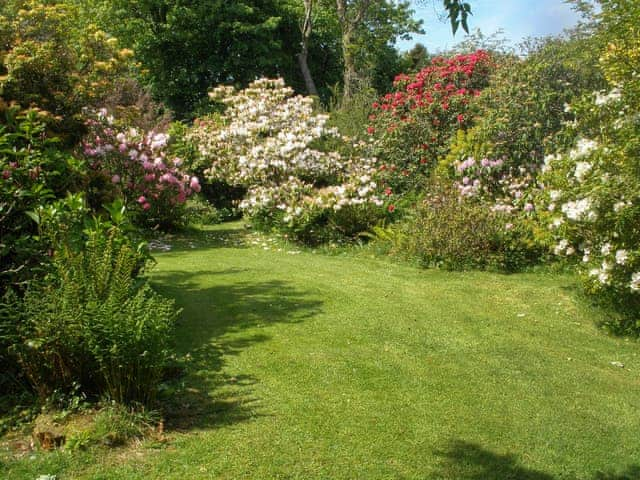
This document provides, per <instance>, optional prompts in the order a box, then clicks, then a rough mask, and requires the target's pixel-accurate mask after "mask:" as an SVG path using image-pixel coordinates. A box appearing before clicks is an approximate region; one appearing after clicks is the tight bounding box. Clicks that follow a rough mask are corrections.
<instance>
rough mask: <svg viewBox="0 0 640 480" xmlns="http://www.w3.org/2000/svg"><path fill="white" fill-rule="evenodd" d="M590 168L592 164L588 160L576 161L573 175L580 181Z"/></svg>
mask: <svg viewBox="0 0 640 480" xmlns="http://www.w3.org/2000/svg"><path fill="white" fill-rule="evenodd" d="M592 168H593V165H591V164H590V163H589V162H578V163H576V171H575V173H574V176H575V177H576V179H577V180H578V181H579V182H582V180H584V177H585V176H586V175H587V173H589V172H590V171H591V169H592Z"/></svg>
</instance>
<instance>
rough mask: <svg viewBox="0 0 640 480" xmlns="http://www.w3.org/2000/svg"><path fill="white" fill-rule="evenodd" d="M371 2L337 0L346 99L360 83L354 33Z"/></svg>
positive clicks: (362, 20)
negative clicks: (351, 2) (350, 2)
mask: <svg viewBox="0 0 640 480" xmlns="http://www.w3.org/2000/svg"><path fill="white" fill-rule="evenodd" d="M369 3H370V0H359V1H354V2H353V4H351V5H350V4H349V3H348V2H347V0H336V8H337V11H338V20H339V22H340V28H341V29H342V58H343V61H344V72H343V82H344V85H343V97H344V98H345V99H349V98H351V97H352V96H353V94H354V93H356V91H357V90H358V86H359V84H360V82H359V80H360V75H359V74H358V69H357V65H356V56H355V51H354V49H355V42H354V35H356V30H357V29H358V27H359V26H360V25H361V24H362V23H363V22H364V21H365V18H366V14H367V10H368V9H369Z"/></svg>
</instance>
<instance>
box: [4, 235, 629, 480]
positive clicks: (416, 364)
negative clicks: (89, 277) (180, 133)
mask: <svg viewBox="0 0 640 480" xmlns="http://www.w3.org/2000/svg"><path fill="white" fill-rule="evenodd" d="M258 238H259V237H257V236H250V237H245V234H244V232H243V231H242V229H241V226H240V225H239V224H225V225H221V226H218V227H215V228H214V229H211V230H208V231H207V232H206V233H204V234H200V235H198V236H195V237H193V240H191V241H182V242H180V243H179V245H178V246H177V247H175V248H173V249H172V250H171V251H169V252H164V253H159V254H158V255H157V259H158V265H157V267H156V268H155V270H154V273H153V279H154V284H155V285H156V287H157V288H158V289H159V290H160V291H162V292H163V293H164V294H167V295H169V296H173V297H174V298H176V299H177V302H178V304H179V305H180V306H181V307H182V308H183V309H184V311H183V314H182V316H181V319H180V321H179V324H178V327H177V346H178V350H179V352H180V353H181V354H187V353H189V354H190V357H191V360H190V362H189V363H188V367H187V371H186V375H185V376H184V377H183V378H182V379H181V380H180V382H182V384H183V385H182V387H181V393H180V394H179V395H178V394H174V395H173V399H172V400H171V402H170V404H169V405H170V408H169V411H168V412H167V419H166V429H167V435H168V439H169V441H168V442H167V443H166V444H164V445H157V444H156V443H142V444H141V445H136V446H132V447H130V448H121V449H114V450H112V451H108V452H106V453H105V450H97V451H96V450H91V451H87V452H74V453H68V452H64V451H61V452H56V453H35V454H33V455H27V456H25V457H22V458H20V459H18V460H16V459H13V458H11V457H10V456H8V455H6V454H5V456H4V459H3V460H2V463H1V464H0V477H2V478H8V479H9V478H10V479H22V478H24V479H34V478H36V477H37V476H38V475H41V474H55V475H57V478H58V480H63V479H67V478H87V479H120V478H124V479H149V478H153V479H155V478H158V479H160V478H162V479H211V478H221V479H239V478H255V479H271V478H283V479H285V478H286V479H432V478H433V479H438V478H450V479H505V478H513V479H531V480H547V479H609V480H613V479H624V478H629V479H632V478H640V442H638V439H639V438H640V408H639V407H640V358H639V357H638V352H639V349H638V344H637V342H634V341H630V340H628V339H621V338H614V337H610V336H607V335H606V334H605V333H603V332H602V331H601V330H599V329H598V328H596V327H595V326H594V324H595V322H596V321H598V320H602V319H603V318H604V317H603V316H604V315H605V313H603V312H600V311H597V310H594V309H592V308H589V307H587V306H585V305H584V304H583V302H582V301H580V300H579V299H578V297H577V295H576V291H575V280H574V279H573V277H570V276H562V275H557V274H556V275H552V274H544V273H530V274H519V275H509V276H506V275H500V274H493V273H479V272H473V273H447V272H441V271H424V270H419V269H416V268H413V267H411V266H407V265H397V264H393V263H391V262H388V261H386V260H384V259H379V258H378V259H377V258H373V257H372V256H370V255H369V254H368V253H367V251H366V250H363V251H360V252H355V253H348V254H344V255H342V254H335V255H326V254H322V253H319V252H317V253H314V252H312V251H302V252H300V251H298V250H296V249H295V247H291V246H289V247H286V248H284V249H282V248H280V246H279V245H278V244H276V243H274V242H270V241H267V240H264V241H263V240H260V239H258ZM243 239H244V240H243ZM612 362H613V363H612ZM617 362H619V363H617ZM620 365H624V367H621V366H620ZM174 383H175V382H174ZM0 458H2V457H0Z"/></svg>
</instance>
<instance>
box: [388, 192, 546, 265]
mask: <svg viewBox="0 0 640 480" xmlns="http://www.w3.org/2000/svg"><path fill="white" fill-rule="evenodd" d="M428 192H429V193H428V194H427V196H426V197H425V198H424V199H423V200H422V201H420V202H418V204H417V205H416V209H415V212H413V214H411V215H408V216H407V217H406V218H405V220H404V221H403V222H402V223H400V224H398V225H397V226H396V227H394V229H395V230H396V231H397V233H395V234H392V235H391V238H394V243H395V245H394V247H393V248H392V253H395V254H400V255H403V256H405V257H408V258H410V259H414V260H416V261H418V262H419V263H420V264H421V265H422V266H425V267H439V268H444V269H447V270H467V269H487V268H491V269H498V270H503V271H508V272H512V271H518V270H521V269H522V268H524V267H526V266H528V265H531V264H532V263H533V262H534V261H535V260H536V259H537V255H536V254H533V255H532V254H531V251H532V247H531V245H532V243H534V241H533V238H532V236H531V234H530V232H529V231H528V230H527V228H525V227H524V225H523V223H522V222H514V219H513V218H512V217H511V216H510V215H509V214H507V213H505V212H502V211H497V210H494V209H491V208H488V206H487V205H486V204H482V203H479V202H475V201H473V200H470V199H469V198H465V197H464V196H461V195H460V193H459V191H458V189H457V188H456V187H454V186H451V185H449V184H447V183H444V184H441V183H433V182H432V183H430V184H429V187H428Z"/></svg>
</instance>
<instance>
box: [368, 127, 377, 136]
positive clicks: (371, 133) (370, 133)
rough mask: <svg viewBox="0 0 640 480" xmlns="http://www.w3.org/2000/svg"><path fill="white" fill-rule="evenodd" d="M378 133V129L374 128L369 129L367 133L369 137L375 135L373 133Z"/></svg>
mask: <svg viewBox="0 0 640 480" xmlns="http://www.w3.org/2000/svg"><path fill="white" fill-rule="evenodd" d="M375 131H376V129H375V128H374V127H367V133H368V134H369V135H373V133H374V132H375Z"/></svg>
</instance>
